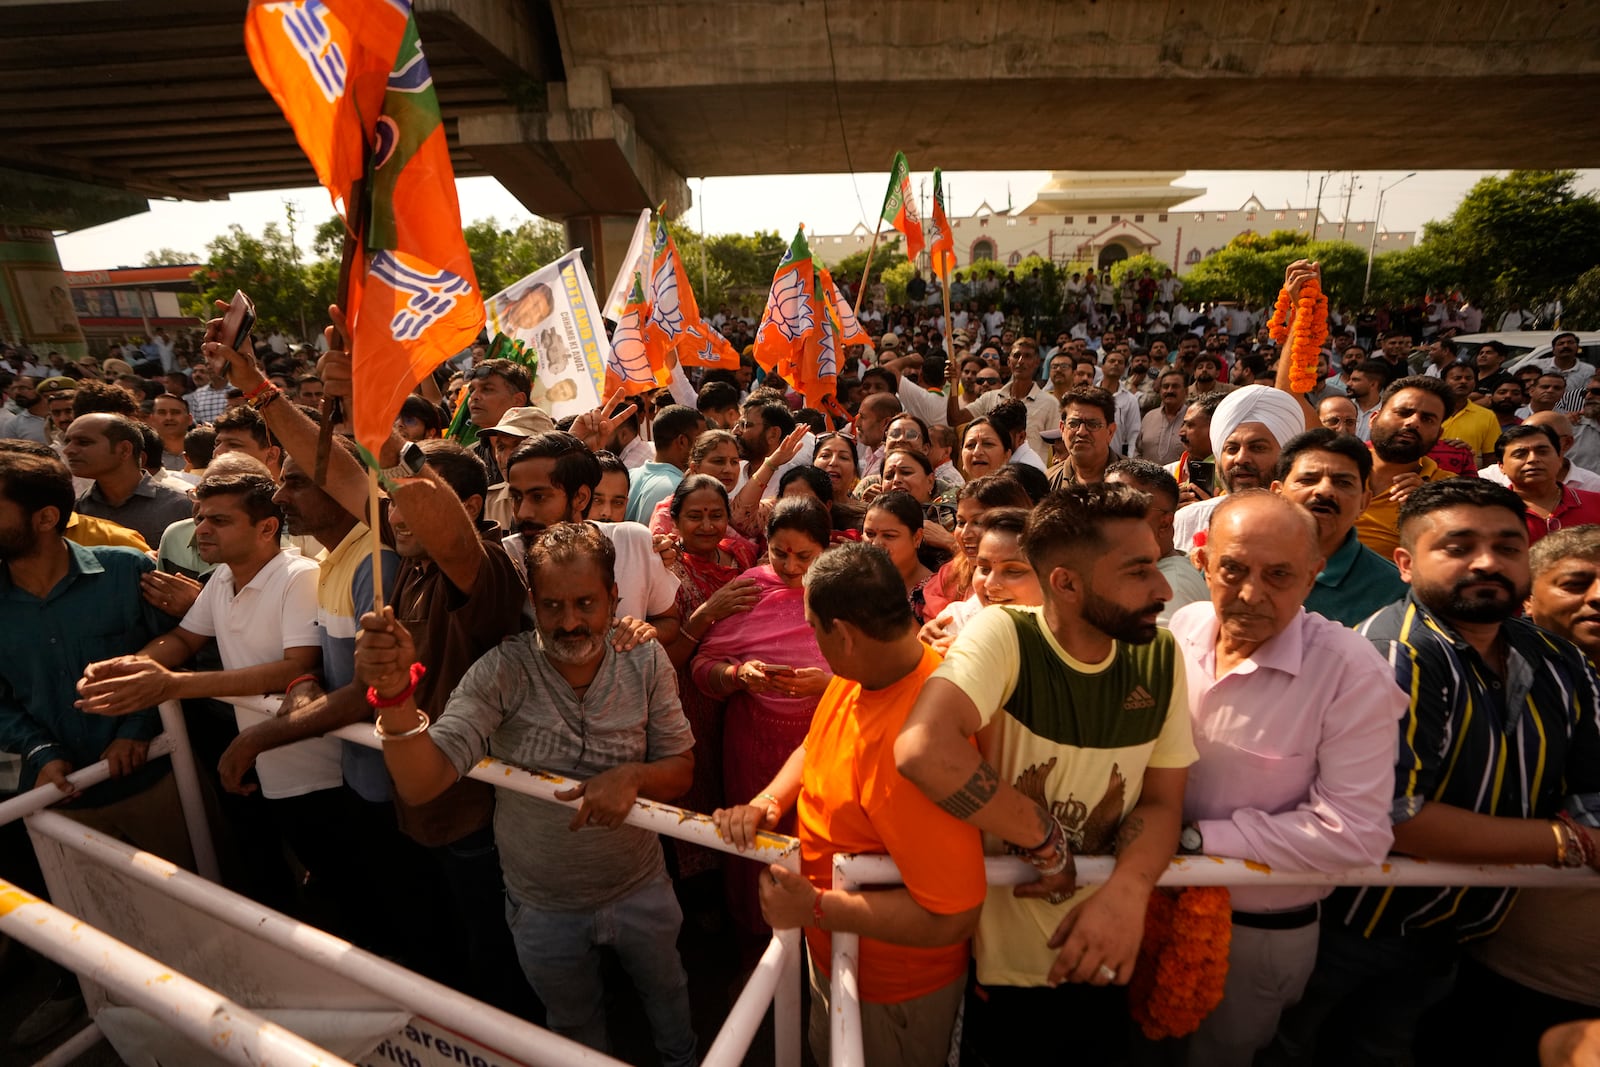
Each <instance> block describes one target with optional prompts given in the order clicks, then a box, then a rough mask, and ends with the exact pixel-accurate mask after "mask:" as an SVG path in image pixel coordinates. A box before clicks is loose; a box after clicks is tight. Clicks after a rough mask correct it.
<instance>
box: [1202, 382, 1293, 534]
mask: <svg viewBox="0 0 1600 1067" xmlns="http://www.w3.org/2000/svg"><path fill="white" fill-rule="evenodd" d="M1305 411H1306V408H1305V401H1303V400H1301V399H1300V398H1299V397H1295V396H1291V395H1289V394H1288V393H1285V392H1283V391H1282V390H1279V389H1274V388H1272V387H1271V386H1266V385H1247V386H1245V387H1244V388H1243V389H1236V390H1234V391H1233V392H1232V393H1229V394H1228V395H1227V396H1225V397H1223V399H1222V403H1220V404H1218V405H1217V411H1216V414H1215V415H1213V416H1212V417H1211V435H1210V436H1211V442H1212V445H1213V446H1214V447H1216V449H1217V453H1216V454H1217V476H1218V477H1219V478H1220V479H1221V481H1222V485H1223V488H1224V489H1226V491H1227V492H1229V493H1238V492H1242V491H1244V490H1246V489H1265V488H1266V487H1267V486H1268V485H1269V484H1270V483H1271V481H1272V474H1273V471H1275V470H1277V468H1278V456H1279V455H1280V454H1281V453H1282V451H1283V446H1284V445H1286V444H1288V443H1289V438H1291V437H1294V436H1295V435H1296V434H1298V433H1300V432H1301V431H1303V430H1304V429H1305V428H1306V417H1305ZM1221 502H1222V497H1220V496H1216V497H1212V498H1210V499H1209V500H1199V501H1196V502H1195V503H1193V504H1189V505H1187V506H1186V507H1182V508H1179V509H1178V514H1177V516H1176V517H1175V518H1174V519H1173V544H1174V545H1175V546H1176V547H1177V549H1178V551H1180V552H1188V551H1189V550H1191V549H1192V548H1194V546H1195V539H1196V536H1197V535H1198V534H1199V533H1200V532H1201V531H1203V530H1204V529H1205V528H1206V526H1207V525H1208V524H1209V523H1210V521H1211V512H1212V511H1213V510H1215V508H1216V507H1217V505H1218V504H1220V503H1221Z"/></svg>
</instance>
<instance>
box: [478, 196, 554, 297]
mask: <svg viewBox="0 0 1600 1067" xmlns="http://www.w3.org/2000/svg"><path fill="white" fill-rule="evenodd" d="M462 233H463V235H464V236H465V237H466V240H467V251H468V252H469V253H470V254H471V256H472V269H473V271H474V272H475V273H476V274H477V275H478V290H479V291H480V292H482V293H483V295H484V296H485V297H490V296H493V295H494V294H496V293H498V292H500V291H501V290H503V289H505V288H506V287H507V286H509V285H512V284H513V283H515V282H517V281H519V280H520V279H522V278H524V277H526V276H527V275H529V274H532V273H533V272H534V271H536V270H538V269H539V268H540V267H543V266H547V265H549V264H551V263H554V262H555V261H556V260H558V259H560V258H561V257H562V256H563V255H565V254H566V251H567V233H566V230H564V229H562V228H561V227H560V226H557V225H556V224H555V223H553V222H546V221H545V220H544V219H525V220H523V221H522V222H521V223H519V224H518V225H517V227H516V228H515V229H506V228H504V227H502V226H501V225H500V222H499V220H497V219H496V218H494V217H493V216H490V217H489V218H486V219H478V220H477V221H475V222H473V223H472V224H471V225H469V226H467V227H465V228H464V229H463V231H462Z"/></svg>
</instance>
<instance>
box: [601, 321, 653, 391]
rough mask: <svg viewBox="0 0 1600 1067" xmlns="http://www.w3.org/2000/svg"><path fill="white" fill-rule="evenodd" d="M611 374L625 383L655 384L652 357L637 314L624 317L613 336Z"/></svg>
mask: <svg viewBox="0 0 1600 1067" xmlns="http://www.w3.org/2000/svg"><path fill="white" fill-rule="evenodd" d="M610 362H611V365H610V367H609V368H608V369H609V370H610V371H611V373H613V374H616V375H617V376H619V377H620V378H621V379H622V380H623V381H624V382H643V383H645V384H654V383H655V374H654V373H653V372H652V371H651V369H650V357H649V355H648V354H647V352H646V350H645V345H644V329H643V327H642V326H641V325H640V323H639V317H638V315H637V314H633V315H624V316H623V317H622V321H621V322H619V323H617V329H616V332H615V333H613V334H612V335H611V361H610Z"/></svg>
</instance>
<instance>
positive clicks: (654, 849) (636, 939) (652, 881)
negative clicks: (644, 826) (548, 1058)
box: [356, 523, 695, 1067]
mask: <svg viewBox="0 0 1600 1067" xmlns="http://www.w3.org/2000/svg"><path fill="white" fill-rule="evenodd" d="M615 565H616V550H615V549H614V548H613V547H612V545H611V542H610V540H609V539H607V538H606V536H605V535H604V534H602V533H601V532H600V531H599V530H598V529H596V528H595V527H594V526H592V525H589V524H587V523H558V524H556V525H553V526H550V527H549V528H547V529H546V530H545V532H544V533H543V535H542V536H541V537H540V538H539V539H538V540H537V541H536V542H534V544H533V546H532V547H531V548H530V549H529V550H528V577H529V580H530V582H529V584H530V585H531V586H532V588H533V589H534V590H535V592H534V594H533V607H534V615H535V632H534V633H530V634H519V635H517V636H515V637H511V638H508V639H507V640H506V641H504V642H503V643H501V644H500V645H499V646H498V647H496V648H495V649H493V650H492V651H490V652H489V653H488V654H487V655H485V656H484V657H483V658H482V659H480V660H478V661H477V663H475V664H473V665H472V667H471V668H470V669H469V670H468V671H467V673H466V675H465V676H464V677H463V678H462V679H461V683H460V684H459V685H458V686H457V687H456V689H455V691H454V692H453V693H451V695H450V700H449V703H448V704H447V705H446V706H445V709H444V712H443V714H441V715H440V716H439V721H438V722H436V723H432V724H431V725H430V723H429V720H428V717H427V716H426V715H425V714H423V713H422V712H421V711H419V710H417V707H416V703H415V701H414V700H413V698H412V693H413V690H414V689H415V688H416V683H417V681H418V680H419V673H418V671H417V670H416V669H414V660H415V659H416V652H415V646H414V645H413V644H412V641H411V635H410V634H409V633H407V632H406V630H405V628H404V627H403V626H401V625H400V624H399V623H397V622H395V621H394V617H393V613H392V611H391V610H390V609H387V608H386V609H384V612H383V614H382V615H376V614H368V615H367V616H366V617H364V618H363V619H362V621H361V622H362V632H361V634H360V635H359V636H358V638H357V641H356V670H357V674H358V676H359V677H360V679H361V681H362V682H364V683H365V684H367V685H369V686H371V687H372V688H371V690H370V691H369V693H368V699H369V700H370V701H372V703H373V706H374V707H375V708H376V709H377V711H378V731H379V736H380V737H382V738H383V740H384V746H383V754H384V762H385V763H386V764H387V766H388V768H389V773H390V775H391V776H392V777H393V778H394V784H395V789H396V791H397V792H398V793H399V794H400V796H401V798H402V799H404V800H405V801H406V802H407V803H411V804H420V803H424V802H426V801H428V800H430V799H432V798H433V797H435V796H438V795H439V794H440V793H442V792H443V791H444V790H445V789H447V788H449V786H451V785H452V784H453V783H455V782H456V781H457V779H458V778H460V776H462V775H464V774H465V773H466V772H467V771H469V770H470V769H471V768H472V767H473V765H474V764H476V763H477V762H478V761H479V760H481V759H483V758H484V757H485V756H491V755H492V756H494V757H496V758H498V759H502V760H505V761H507V762H509V763H515V764H518V765H520V766H523V767H536V768H540V769H543V770H548V771H553V772H556V773H559V774H564V775H570V776H571V777H574V778H579V779H582V781H581V782H580V783H579V784H578V785H576V786H575V787H573V788H572V789H569V790H566V791H565V792H564V793H558V794H557V796H559V797H560V798H561V799H563V800H574V799H577V800H581V801H582V804H581V806H580V807H579V809H578V812H577V815H576V816H569V815H568V814H567V812H565V811H563V810H562V809H560V808H557V807H556V806H554V805H552V804H549V803H547V802H545V801H541V800H536V799H533V798H532V797H527V796H523V795H521V794H519V793H511V792H502V793H501V794H500V795H499V797H498V799H497V803H496V805H495V816H494V830H495V841H496V844H497V845H498V846H499V849H500V860H501V865H502V867H503V869H504V873H505V883H506V895H507V905H506V916H507V921H508V922H509V924H510V926H511V934H512V938H513V939H514V940H515V942H516V947H517V956H518V959H519V960H520V961H521V963H522V969H523V971H524V972H525V973H526V974H527V976H528V981H529V982H530V983H532V985H533V988H534V992H536V993H537V994H538V995H539V999H540V1000H542V1001H543V1002H544V1005H545V1009H546V1017H547V1019H548V1022H549V1026H550V1028H551V1029H552V1030H554V1031H556V1032H557V1033H560V1034H564V1035H565V1036H567V1037H570V1038H573V1039H574V1040H577V1041H581V1042H583V1043H584V1044H586V1045H588V1046H590V1047H591V1048H595V1049H599V1050H600V1051H602V1052H604V1051H607V1050H608V1042H607V1039H606V1025H605V1007H604V999H605V990H604V987H603V985H602V979H601V976H600V953H599V948H600V947H601V946H609V947H610V948H611V949H613V950H614V951H615V952H616V954H617V956H618V958H619V959H620V961H621V963H622V966H623V969H624V970H626V971H627V972H628V976H629V977H630V978H631V979H632V980H633V984H634V986H635V988H636V989H637V990H638V992H639V997H640V999H641V1000H642V1001H643V1002H644V1007H645V1012H646V1014H647V1015H648V1016H649V1019H650V1027H651V1030H652V1031H653V1033H654V1037H655V1044H656V1050H657V1052H658V1053H659V1054H660V1059H661V1062H662V1064H664V1065H666V1067H680V1065H687V1064H693V1063H694V1062H695V1037H694V1031H693V1029H692V1027H691V1025H690V1019H689V984H688V976H687V975H686V974H685V973H684V969H683V963H682V961H681V960H680V958H679V956H678V949H677V940H678V930H679V927H680V926H682V923H683V914H682V912H681V911H679V909H678V902H677V898H676V897H675V896H674V894H673V891H672V886H671V883H670V882H668V880H667V875H666V868H665V865H664V864H663V862H662V857H661V845H660V843H659V842H658V841H657V839H656V837H655V835H654V834H651V833H649V832H647V831H644V830H638V829H635V828H633V827H629V826H623V825H622V823H623V820H624V819H625V818H626V817H627V815H628V812H629V811H630V810H631V809H632V808H633V803H634V800H635V799H636V798H638V797H647V798H650V799H654V800H672V799H674V798H676V797H679V796H681V795H682V794H683V793H684V792H686V791H687V790H688V788H689V784H690V781H691V780H692V778H693V775H694V756H693V754H692V749H693V748H694V738H693V735H692V734H691V733H690V731H689V723H688V720H687V719H685V718H684V715H683V708H682V705H681V704H680V703H679V702H678V687H677V676H676V672H675V671H674V670H673V667H672V663H671V661H669V660H668V659H667V655H666V652H665V651H664V650H663V649H662V648H661V645H660V644H659V643H657V642H655V641H649V642H646V643H644V644H642V645H639V646H637V647H635V648H632V649H630V650H629V651H626V652H617V651H615V649H614V648H613V647H612V643H611V641H610V640H609V633H610V629H611V625H612V618H613V615H614V613H615V611H616V605H617V587H616V581H615ZM574 831H579V832H576V833H575V832H574Z"/></svg>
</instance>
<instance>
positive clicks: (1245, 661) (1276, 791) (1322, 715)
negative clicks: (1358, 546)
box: [1172, 431, 1406, 1067]
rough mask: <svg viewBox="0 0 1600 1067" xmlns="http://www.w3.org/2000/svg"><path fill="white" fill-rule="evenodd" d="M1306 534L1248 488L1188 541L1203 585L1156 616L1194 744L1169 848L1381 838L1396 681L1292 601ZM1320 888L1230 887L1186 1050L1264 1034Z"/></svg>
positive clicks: (1228, 1052)
mask: <svg viewBox="0 0 1600 1067" xmlns="http://www.w3.org/2000/svg"><path fill="white" fill-rule="evenodd" d="M1324 432H1326V431H1324ZM1296 440H1298V438H1297V439H1296ZM1351 443H1352V444H1355V442H1354V441H1352V442H1351ZM1356 447H1360V446H1359V445H1356ZM1319 533H1320V531H1319V530H1318V529H1317V525H1316V523H1314V522H1313V521H1312V520H1311V518H1310V517H1309V516H1308V515H1307V514H1306V512H1304V511H1303V510H1301V509H1300V508H1297V507H1296V506H1294V505H1293V504H1291V503H1289V502H1288V501H1286V500H1283V499H1282V498H1280V497H1276V496H1273V495H1271V494H1270V493H1266V492H1263V491H1260V490H1247V491H1245V492H1242V493H1237V494H1232V495H1229V496H1228V497H1226V498H1225V499H1224V500H1223V502H1222V503H1221V504H1219V505H1218V506H1217V508H1216V509H1215V510H1214V511H1213V512H1212V513H1211V527H1210V530H1209V533H1208V536H1207V539H1206V543H1205V545H1204V547H1202V548H1199V549H1197V550H1196V554H1197V555H1198V556H1199V558H1200V560H1201V562H1202V563H1203V564H1204V566H1205V571H1206V580H1207V584H1208V585H1209V586H1210V588H1211V599H1210V601H1209V602H1206V603H1200V604H1192V605H1190V606H1189V607H1187V608H1184V609H1183V610H1181V611H1179V612H1178V613H1177V614H1176V615H1175V616H1174V617H1173V620H1172V635H1173V637H1175V638H1176V639H1177V642H1178V648H1179V649H1180V650H1181V651H1182V652H1183V659H1184V668H1185V674H1186V677H1187V680H1188V686H1189V714H1190V716H1191V717H1192V718H1193V720H1194V733H1195V747H1196V748H1197V749H1198V750H1199V752H1200V759H1199V761H1198V762H1196V763H1195V765H1194V766H1193V767H1192V768H1190V772H1189V783H1188V788H1187V789H1186V791H1185V793H1184V804H1183V811H1184V819H1185V825H1184V830H1183V835H1182V838H1181V839H1180V844H1181V847H1182V848H1183V850H1184V851H1185V852H1192V853H1204V854H1206V855H1211V856H1230V857H1234V858H1238V859H1245V860H1253V861H1255V862H1257V863H1263V864H1266V865H1267V866H1270V867H1271V868H1273V869H1274V870H1282V871H1323V872H1328V873H1333V872H1337V871H1341V870H1345V869H1347V868H1350V867H1362V866H1366V865H1368V864H1373V863H1378V862H1381V861H1382V859H1383V857H1384V856H1385V855H1386V854H1387V853H1388V851H1389V845H1390V843H1391V842H1392V840H1393V834H1392V831H1391V830H1390V825H1389V801H1388V798H1389V796H1390V792H1391V790H1392V789H1393V788H1394V730H1395V720H1396V719H1398V718H1399V717H1400V716H1401V714H1402V713H1403V712H1404V711H1405V707H1406V700H1405V695H1404V694H1402V693H1401V692H1399V691H1398V690H1397V689H1396V688H1395V687H1394V682H1393V678H1392V676H1391V674H1390V672H1389V667H1388V665H1387V664H1386V663H1385V662H1384V661H1383V658H1382V657H1381V656H1379V655H1378V654H1377V653H1376V652H1375V651H1374V650H1373V648H1372V645H1371V644H1370V643H1369V642H1367V641H1365V640H1363V639H1362V638H1361V637H1360V635H1358V634H1357V633H1356V632H1355V631H1353V630H1348V629H1346V628H1345V627H1344V626H1342V625H1340V624H1339V623H1336V622H1333V621H1331V620H1329V619H1325V618H1323V617H1322V616H1320V615H1316V614H1313V613H1311V612H1308V611H1306V610H1305V609H1304V608H1303V607H1302V606H1301V602H1302V601H1303V600H1304V598H1305V596H1306V594H1307V593H1308V592H1310V590H1311V588H1312V587H1313V586H1314V584H1315V581H1316V577H1317V574H1318V572H1319V571H1320V570H1321V569H1322V563H1323V552H1322V549H1321V547H1320V545H1319ZM1329 892H1331V887H1328V886H1295V887H1288V888H1282V889H1267V888H1235V889H1234V890H1233V891H1232V902H1233V909H1234V910H1233V937H1232V941H1231V943H1230V945H1229V949H1228V978H1227V986H1226V990H1225V992H1224V993H1223V997H1222V1003H1221V1004H1220V1005H1219V1006H1218V1008H1217V1010H1216V1011H1214V1012H1212V1013H1211V1014H1210V1015H1209V1016H1207V1017H1206V1019H1205V1021H1204V1022H1203V1023H1201V1025H1200V1030H1199V1031H1198V1032H1197V1033H1196V1034H1195V1035H1194V1036H1193V1037H1192V1038H1190V1040H1189V1047H1188V1062H1189V1063H1191V1064H1194V1065H1195V1067H1249V1064H1250V1063H1251V1060H1252V1058H1253V1057H1254V1055H1255V1053H1256V1052H1257V1051H1258V1050H1260V1049H1262V1048H1264V1047H1266V1045H1267V1044H1268V1043H1269V1042H1270V1041H1271V1040H1272V1035H1273V1033H1274V1032H1275V1031H1276V1030H1277V1027H1278V1017H1279V1015H1280V1014H1281V1013H1282V1011H1283V1009H1284V1008H1285V1007H1286V1006H1287V1005H1289V1004H1292V1003H1294V1002H1295V1001H1296V1000H1298V999H1299V997H1300V993H1301V991H1302V990H1304V989H1305V985H1306V980H1307V979H1308V978H1310V976H1311V968H1312V964H1313V963H1315V961H1316V957H1317V929H1318V927H1317V918H1318V913H1319V902H1320V901H1321V900H1322V898H1323V897H1326V896H1327V895H1328V893H1329Z"/></svg>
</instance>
